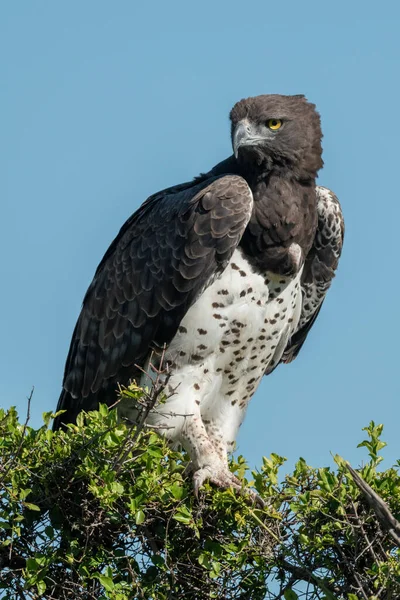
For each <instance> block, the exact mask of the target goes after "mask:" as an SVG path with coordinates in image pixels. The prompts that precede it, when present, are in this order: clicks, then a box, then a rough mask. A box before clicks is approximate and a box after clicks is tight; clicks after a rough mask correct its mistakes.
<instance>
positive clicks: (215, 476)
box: [193, 466, 265, 508]
mask: <svg viewBox="0 0 400 600" xmlns="http://www.w3.org/2000/svg"><path fill="white" fill-rule="evenodd" d="M207 480H209V481H211V483H214V484H215V485H216V486H217V487H219V488H229V487H231V488H233V489H234V490H237V491H238V492H240V493H241V494H245V495H247V496H249V497H250V498H251V499H252V501H253V503H254V504H257V505H258V506H259V507H260V508H264V507H265V502H264V500H262V498H260V496H259V495H258V494H257V493H256V492H254V491H253V490H250V489H249V488H243V485H242V483H241V481H240V479H238V477H236V475H234V474H233V473H231V472H230V471H229V470H228V469H227V468H226V469H218V470H217V471H214V470H213V469H212V468H211V467H210V466H206V467H202V468H200V469H197V470H196V471H195V472H194V475H193V489H194V494H195V496H196V498H197V499H198V497H199V489H200V488H201V486H202V485H203V483H204V482H205V481H207Z"/></svg>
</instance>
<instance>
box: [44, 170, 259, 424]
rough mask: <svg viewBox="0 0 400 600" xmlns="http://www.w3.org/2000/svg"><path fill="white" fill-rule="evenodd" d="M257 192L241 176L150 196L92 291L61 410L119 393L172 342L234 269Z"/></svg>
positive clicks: (72, 413)
mask: <svg viewBox="0 0 400 600" xmlns="http://www.w3.org/2000/svg"><path fill="white" fill-rule="evenodd" d="M252 206H253V197H252V193H251V191H250V188H249V187H248V185H247V183H246V182H245V180H244V179H242V178H241V177H239V176H236V175H226V176H223V177H213V178H210V179H208V180H206V181H202V182H200V183H198V182H193V183H190V184H183V185H181V186H177V187H175V188H170V189H167V190H164V191H163V192H160V193H158V194H155V195H154V196H151V197H150V198H149V199H148V200H147V201H146V202H145V203H144V204H143V205H142V206H141V207H140V208H139V210H138V211H137V212H136V213H134V214H133V215H132V217H131V218H130V219H129V220H128V221H127V222H126V223H125V225H124V226H123V227H122V229H121V231H120V232H119V234H118V236H117V237H116V239H115V240H114V242H113V243H112V244H111V246H110V248H109V249H108V250H107V252H106V254H105V256H104V258H103V260H102V261H101V263H100V265H99V267H98V269H97V271H96V274H95V277H94V279H93V281H92V283H91V285H90V287H89V289H88V291H87V293H86V296H85V298H84V301H83V307H82V310H81V313H80V316H79V318H78V322H77V324H76V327H75V330H74V333H73V336H72V341H71V346H70V350H69V354H68V358H67V362H66V366H65V374H64V381H63V391H62V393H61V396H60V399H59V403H58V407H57V410H61V409H64V410H66V411H67V412H66V413H65V414H63V415H61V416H60V417H59V418H58V419H56V421H55V423H54V428H55V429H57V428H58V427H59V426H60V425H61V423H68V422H71V421H74V420H75V419H76V416H77V414H78V413H79V411H80V410H82V409H85V410H90V409H93V408H95V407H96V406H97V405H98V403H99V402H108V403H109V404H112V403H113V402H114V401H115V394H114V393H113V392H114V390H115V389H116V385H117V382H120V383H122V384H126V383H127V382H128V381H129V379H131V378H133V377H135V375H138V369H137V367H136V365H138V366H139V367H140V366H143V365H144V362H145V360H146V357H147V356H148V354H149V351H150V349H151V348H152V347H153V346H154V345H156V346H163V345H164V344H168V343H169V342H170V341H171V340H172V338H173V337H174V335H175V333H176V331H177V329H178V326H179V323H180V322H181V320H182V318H183V317H184V315H185V313H186V312H187V310H188V308H189V307H190V306H191V305H192V304H193V303H194V302H195V300H196V298H197V297H198V296H199V295H200V294H201V292H202V290H204V289H205V288H206V287H207V286H208V285H210V283H212V281H213V280H214V279H215V277H218V275H219V274H220V273H222V272H223V270H224V269H225V267H226V265H227V263H228V261H229V260H230V258H231V256H232V254H233V252H234V250H235V248H236V247H237V245H238V244H239V241H240V238H241V236H242V234H243V232H244V230H245V228H246V225H247V223H248V220H249V218H250V214H251V210H252Z"/></svg>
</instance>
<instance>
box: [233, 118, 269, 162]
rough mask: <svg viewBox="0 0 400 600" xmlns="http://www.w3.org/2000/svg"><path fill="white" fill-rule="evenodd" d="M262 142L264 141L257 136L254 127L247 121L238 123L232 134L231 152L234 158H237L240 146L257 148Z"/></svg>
mask: <svg viewBox="0 0 400 600" xmlns="http://www.w3.org/2000/svg"><path fill="white" fill-rule="evenodd" d="M263 141H265V140H263V138H262V137H260V135H257V132H256V131H255V127H254V125H252V124H251V123H250V122H249V121H248V120H247V119H243V120H242V121H239V123H238V124H237V125H236V127H235V130H234V132H233V152H234V154H235V158H237V157H238V154H239V148H240V147H241V146H258V145H260V143H262V142H263Z"/></svg>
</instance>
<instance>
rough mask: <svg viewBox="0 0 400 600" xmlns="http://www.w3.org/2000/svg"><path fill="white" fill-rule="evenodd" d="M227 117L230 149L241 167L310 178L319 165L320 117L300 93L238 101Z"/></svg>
mask: <svg viewBox="0 0 400 600" xmlns="http://www.w3.org/2000/svg"><path fill="white" fill-rule="evenodd" d="M230 120H231V124H232V125H231V136H232V146H233V151H234V154H235V157H236V159H237V160H238V162H239V163H240V164H241V165H242V167H243V168H248V169H250V168H252V169H254V168H257V169H258V170H260V169H261V170H262V171H272V170H277V169H278V170H280V169H290V170H291V172H292V173H293V174H294V175H295V176H296V177H298V178H300V179H310V178H311V179H314V178H315V177H316V175H317V172H318V170H319V169H320V168H321V167H322V165H323V162H322V158H321V155H322V147H321V138H322V132H321V122H320V116H319V114H318V112H317V111H316V110H315V105H314V104H311V103H310V102H308V101H307V100H306V98H305V97H304V96H302V95H298V96H282V95H279V94H266V95H262V96H255V97H253V98H246V99H244V100H240V101H239V102H237V103H236V104H235V106H234V107H233V108H232V110H231V113H230Z"/></svg>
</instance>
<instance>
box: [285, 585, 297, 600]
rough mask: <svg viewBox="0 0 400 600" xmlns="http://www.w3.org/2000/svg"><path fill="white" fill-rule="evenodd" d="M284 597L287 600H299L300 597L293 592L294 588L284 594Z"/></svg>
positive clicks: (288, 589)
mask: <svg viewBox="0 0 400 600" xmlns="http://www.w3.org/2000/svg"><path fill="white" fill-rule="evenodd" d="M283 596H284V598H285V600H298V595H297V594H296V592H294V591H293V590H292V588H287V589H286V590H285V591H284V592H283Z"/></svg>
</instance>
